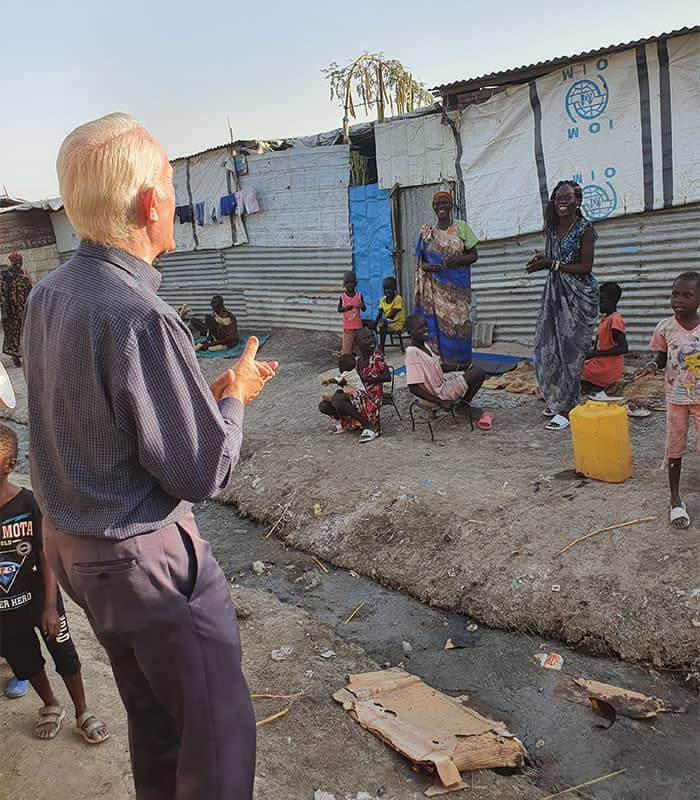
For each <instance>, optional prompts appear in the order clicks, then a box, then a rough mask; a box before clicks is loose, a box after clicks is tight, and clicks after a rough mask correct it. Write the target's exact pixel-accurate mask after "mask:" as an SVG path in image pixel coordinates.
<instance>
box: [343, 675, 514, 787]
mask: <svg viewBox="0 0 700 800" xmlns="http://www.w3.org/2000/svg"><path fill="white" fill-rule="evenodd" d="M333 698H334V699H335V700H337V701H338V702H339V703H340V704H341V705H342V706H343V708H344V709H345V710H346V711H348V712H350V714H351V715H352V716H353V717H354V718H355V719H356V720H357V721H358V722H359V723H360V725H362V727H363V728H366V729H367V730H369V731H371V732H372V733H374V734H375V736H378V737H379V738H380V739H383V740H384V741H385V742H387V744H390V745H391V746H392V747H393V748H394V749H395V750H397V751H398V752H399V753H401V754H402V755H404V756H406V758H409V759H410V760H411V761H413V762H414V763H415V764H419V765H422V766H424V767H427V768H429V769H431V768H433V769H434V770H435V771H436V772H437V775H438V777H439V779H440V782H441V783H442V786H443V787H445V788H447V789H450V790H452V789H455V790H456V789H460V788H463V787H464V784H463V783H462V779H461V777H460V774H459V773H460V772H461V771H463V770H475V769H490V768H494V767H521V766H522V765H523V763H524V760H525V749H524V747H523V745H522V743H521V742H520V741H518V739H516V738H515V737H514V736H513V735H512V734H511V733H510V732H509V731H508V730H507V728H506V726H505V725H504V724H503V723H502V722H496V721H495V720H492V719H487V718H486V717H482V716H481V714H478V713H477V712H476V711H474V710H473V709H471V708H467V707H466V706H464V705H463V703H462V700H461V698H453V697H448V696H447V695H444V694H442V693H441V692H438V691H437V690H436V689H433V688H432V687H430V686H427V685H426V684H425V683H423V681H422V680H421V679H420V678H418V677H417V676H415V675H410V674H409V673H408V672H404V671H402V670H385V671H381V672H365V673H363V674H361V675H350V676H349V682H348V685H347V687H346V688H345V689H341V690H340V691H338V692H336V693H335V694H334V695H333ZM428 791H429V792H430V794H433V793H434V792H431V791H430V790H428ZM426 794H427V792H426Z"/></svg>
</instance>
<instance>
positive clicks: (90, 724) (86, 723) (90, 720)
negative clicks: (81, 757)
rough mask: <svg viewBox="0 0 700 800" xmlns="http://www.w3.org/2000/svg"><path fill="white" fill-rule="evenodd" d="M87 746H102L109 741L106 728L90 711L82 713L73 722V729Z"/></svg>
mask: <svg viewBox="0 0 700 800" xmlns="http://www.w3.org/2000/svg"><path fill="white" fill-rule="evenodd" d="M73 730H74V731H75V733H77V734H78V736H82V737H83V739H85V741H86V742H87V743H88V744H102V742H104V741H106V740H107V739H109V730H107V726H106V725H105V724H104V722H102V720H100V719H98V718H97V717H96V716H95V715H94V714H93V713H92V711H84V712H83V713H82V714H81V715H80V716H79V717H78V718H77V719H76V721H75V727H74V728H73Z"/></svg>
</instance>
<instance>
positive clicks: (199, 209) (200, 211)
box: [194, 203, 205, 225]
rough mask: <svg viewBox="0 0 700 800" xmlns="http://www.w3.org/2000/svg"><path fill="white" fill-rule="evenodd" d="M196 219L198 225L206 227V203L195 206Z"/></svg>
mask: <svg viewBox="0 0 700 800" xmlns="http://www.w3.org/2000/svg"><path fill="white" fill-rule="evenodd" d="M194 218H195V219H196V220H197V225H204V222H205V219H204V203H195V204H194Z"/></svg>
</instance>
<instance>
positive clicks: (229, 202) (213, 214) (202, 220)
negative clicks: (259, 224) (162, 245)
mask: <svg viewBox="0 0 700 800" xmlns="http://www.w3.org/2000/svg"><path fill="white" fill-rule="evenodd" d="M260 210H261V209H260V203H259V202H258V197H257V194H256V192H255V187H254V186H246V187H245V188H244V189H240V190H239V191H236V192H231V193H230V194H225V195H222V196H221V197H220V198H219V199H218V201H217V200H214V199H207V200H199V201H196V202H194V203H193V204H192V205H190V204H189V203H187V204H186V205H181V206H176V207H175V219H177V220H179V222H180V224H181V225H185V224H186V223H188V222H190V223H191V222H192V221H194V222H196V223H197V225H209V224H210V223H219V224H221V223H222V222H223V221H224V219H225V218H226V217H231V216H233V215H234V214H236V215H238V216H239V217H242V216H243V214H257V213H258V212H259V211H260Z"/></svg>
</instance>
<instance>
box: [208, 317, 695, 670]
mask: <svg viewBox="0 0 700 800" xmlns="http://www.w3.org/2000/svg"><path fill="white" fill-rule="evenodd" d="M337 343H338V340H337V337H335V336H332V335H322V334H309V333H306V334H301V333H299V332H292V331H276V332H275V333H274V334H273V336H272V338H271V339H270V340H269V342H268V343H267V344H266V345H265V348H264V349H263V351H262V354H261V357H265V358H276V359H278V360H279V361H280V369H279V373H278V376H277V377H276V378H275V380H274V381H273V382H271V383H270V384H269V385H268V386H267V387H266V389H265V391H264V392H263V394H261V395H260V397H258V398H257V399H256V400H255V401H254V403H252V404H251V405H250V406H249V408H248V409H247V411H246V420H245V442H244V448H243V452H242V456H241V461H240V464H239V466H238V468H237V469H236V472H235V474H234V477H233V480H232V483H231V485H230V486H229V488H228V490H227V492H226V493H225V496H224V499H225V500H226V501H227V502H230V503H233V504H235V505H237V506H238V508H239V510H240V511H241V512H242V513H243V514H245V515H250V516H251V517H254V518H256V519H258V520H263V521H265V522H266V523H269V524H270V525H271V526H272V525H273V524H277V523H278V524H277V526H276V529H275V535H279V536H282V537H284V538H286V539H287V541H288V542H289V543H290V544H293V545H294V546H296V547H300V548H302V549H305V550H307V551H310V552H313V553H315V554H317V555H319V556H322V557H323V558H326V559H328V560H329V561H331V562H333V563H335V564H337V565H338V566H344V567H348V568H352V569H354V570H356V571H357V572H359V573H362V574H365V575H368V576H370V577H373V578H375V579H376V580H378V581H380V582H382V583H384V584H386V585H390V586H392V587H395V588H402V589H405V590H406V591H408V592H409V593H411V594H413V595H414V596H416V597H418V598H419V599H422V600H424V601H426V602H429V603H431V604H435V605H438V606H442V607H446V608H452V609H454V610H456V611H459V612H462V613H464V614H468V615H469V616H470V617H473V618H475V619H477V620H478V621H479V622H482V623H484V624H486V625H489V626H493V627H500V628H504V629H510V630H523V631H530V632H533V633H537V634H538V635H543V636H551V637H554V638H558V639H562V640H564V641H565V642H567V643H568V644H570V645H574V646H577V647H579V648H581V649H583V650H585V651H587V652H592V653H606V654H614V655H619V656H621V657H622V658H624V659H627V660H639V661H648V662H651V663H653V664H654V665H656V666H657V667H662V668H666V669H671V670H678V671H679V672H688V671H689V670H691V669H692V668H693V667H692V665H694V664H695V665H696V664H697V661H698V655H699V652H700V649H699V647H698V643H699V639H698V634H699V633H700V630H699V629H698V623H700V590H699V589H698V587H700V576H699V574H698V564H699V563H700V561H699V559H698V555H699V551H700V544H699V537H698V530H699V528H698V521H699V520H700V470H699V468H698V462H697V459H695V458H693V457H688V458H687V459H686V460H685V464H684V470H685V471H684V474H683V486H684V497H685V499H686V502H687V505H688V509H689V512H690V514H691V516H694V517H695V522H694V524H693V525H692V527H691V528H690V529H689V530H687V531H685V532H682V533H678V532H675V531H674V530H672V529H671V528H670V526H669V524H668V519H667V516H668V496H667V485H666V474H665V469H664V468H663V467H662V457H663V449H664V424H665V423H664V417H663V413H658V412H655V413H654V414H653V415H652V416H651V417H650V418H647V419H632V420H630V438H631V445H632V453H633V465H634V477H633V478H632V479H631V480H629V481H627V482H626V483H624V484H622V485H613V484H604V483H599V482H596V481H590V480H582V479H580V478H579V477H577V476H576V475H575V474H574V472H573V466H574V462H573V454H572V448H571V438H570V435H569V434H568V433H566V432H565V433H556V432H549V431H546V430H544V418H543V417H542V414H541V411H542V405H541V403H540V402H538V401H536V400H535V399H534V398H525V397H522V396H519V395H506V394H504V393H502V392H493V393H489V394H488V395H486V396H481V397H478V398H477V400H479V402H481V403H482V404H483V405H486V406H491V407H494V406H506V407H505V408H495V423H494V428H493V430H492V431H490V432H488V433H486V432H481V431H474V432H472V431H470V429H469V425H468V423H467V422H466V421H464V420H457V421H452V420H450V421H447V422H445V423H443V424H442V425H441V426H440V427H439V429H438V432H437V437H436V438H437V441H436V443H435V444H431V442H430V438H429V435H428V431H427V428H426V427H425V425H424V424H423V423H421V422H419V423H418V426H417V429H416V431H415V432H412V431H411V425H410V421H409V420H408V413H407V412H408V404H409V402H410V399H409V398H410V396H409V394H408V391H407V389H406V388H405V384H404V385H402V379H401V378H398V379H397V385H396V396H397V402H398V405H399V409H400V411H401V416H402V419H401V420H399V419H398V417H397V416H396V414H395V413H394V411H393V410H392V409H390V408H385V409H384V410H383V414H382V427H383V435H382V436H381V437H380V438H379V439H377V440H376V441H374V442H371V443H368V444H365V445H359V444H358V442H357V437H356V436H355V435H353V434H344V435H341V436H333V435H330V433H329V431H330V429H331V427H332V426H331V425H330V424H329V421H328V420H327V419H326V418H325V417H323V416H322V415H321V414H319V413H318V412H317V404H318V397H319V388H318V384H317V381H316V379H315V376H316V375H317V374H318V373H320V372H321V371H323V370H325V369H328V368H330V367H332V366H333V363H334V354H333V353H334V350H335V349H336V348H337ZM389 354H390V358H391V360H392V361H393V362H394V363H396V364H397V365H400V364H401V354H400V352H399V351H398V350H390V351H389ZM224 363H225V362H221V361H219V360H218V359H217V360H210V361H204V362H203V369H204V372H205V374H206V375H207V376H209V377H213V375H214V374H216V373H217V372H218V371H219V370H220V369H221V368H222V366H223V364H224ZM314 507H316V512H318V509H319V507H320V513H315V512H314ZM647 516H656V517H657V519H656V521H654V522H650V523H642V524H638V525H633V526H631V527H628V528H623V529H620V530H616V531H610V532H607V533H602V534H600V535H598V536H595V537H593V538H592V539H590V540H589V541H587V542H585V543H582V544H580V545H577V546H575V547H574V548H572V549H571V550H570V551H568V552H567V553H564V554H563V555H561V556H559V555H557V553H558V551H559V550H561V549H562V548H563V547H564V546H565V545H566V544H567V543H568V542H570V541H571V540H572V539H574V538H576V537H578V536H581V535H583V534H586V533H588V532H590V531H593V530H594V529H597V528H599V527H603V526H607V525H614V524H617V523H621V522H625V521H628V520H634V519H638V518H640V517H647Z"/></svg>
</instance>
